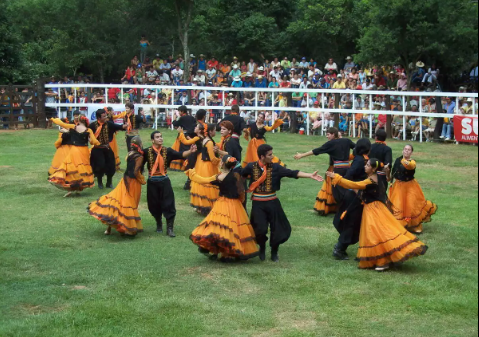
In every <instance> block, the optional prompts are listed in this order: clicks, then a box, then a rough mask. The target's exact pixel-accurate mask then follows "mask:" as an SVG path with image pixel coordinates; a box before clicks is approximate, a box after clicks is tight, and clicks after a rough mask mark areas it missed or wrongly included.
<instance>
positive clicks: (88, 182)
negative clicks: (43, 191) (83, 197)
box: [48, 116, 100, 197]
mask: <svg viewBox="0 0 479 337" xmlns="http://www.w3.org/2000/svg"><path fill="white" fill-rule="evenodd" d="M52 122H53V123H55V124H56V125H58V126H60V127H62V128H64V129H66V130H70V131H69V137H70V142H71V147H70V151H69V153H68V155H67V156H66V157H65V158H64V159H63V161H62V162H61V163H59V165H58V167H57V168H55V169H54V170H53V172H52V174H50V177H49V179H48V181H50V183H52V184H53V185H55V186H56V187H58V188H61V189H64V190H66V191H68V193H67V194H66V195H65V197H69V196H70V195H71V194H72V192H77V193H79V192H81V191H83V190H84V189H86V188H91V187H93V186H94V185H95V183H94V177H93V172H92V168H91V165H90V151H89V150H88V142H90V143H91V144H92V145H99V144H100V143H99V142H98V140H97V139H96V137H95V135H94V134H93V132H92V131H91V130H90V129H89V128H88V125H89V121H88V118H86V117H84V116H82V117H80V119H79V123H78V125H75V124H66V123H63V122H62V121H61V120H60V119H56V118H55V119H52Z"/></svg>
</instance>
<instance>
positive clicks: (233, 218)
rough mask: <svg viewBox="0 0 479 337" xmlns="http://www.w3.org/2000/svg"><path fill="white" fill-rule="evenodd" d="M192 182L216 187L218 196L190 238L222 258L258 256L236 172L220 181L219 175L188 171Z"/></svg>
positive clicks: (242, 190)
mask: <svg viewBox="0 0 479 337" xmlns="http://www.w3.org/2000/svg"><path fill="white" fill-rule="evenodd" d="M187 175H188V176H189V178H190V179H191V181H192V182H194V183H197V184H210V185H211V184H212V185H215V186H219V189H220V197H219V199H218V200H217V201H216V203H215V204H214V206H213V209H212V210H211V212H210V214H209V215H208V216H207V217H206V219H205V220H204V221H203V222H202V223H201V224H200V225H199V226H198V227H197V228H196V229H195V230H194V231H193V233H192V234H191V237H190V238H191V241H193V243H194V244H196V245H197V246H199V247H200V248H201V249H202V250H204V251H208V252H210V253H211V254H213V255H219V254H221V256H222V257H224V258H236V259H240V260H247V259H250V258H253V257H256V256H258V254H259V250H258V246H257V244H256V238H255V233H254V229H253V227H252V226H251V223H250V220H249V217H248V214H247V213H246V211H245V209H244V207H243V200H244V198H245V194H244V187H243V185H242V183H241V177H240V176H239V174H237V173H234V172H233V171H231V172H230V173H228V174H227V175H226V176H225V177H224V179H223V181H219V179H218V178H219V176H213V177H211V178H203V177H201V176H199V175H197V174H196V172H195V171H194V170H190V171H187Z"/></svg>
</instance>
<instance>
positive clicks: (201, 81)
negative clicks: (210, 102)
mask: <svg viewBox="0 0 479 337" xmlns="http://www.w3.org/2000/svg"><path fill="white" fill-rule="evenodd" d="M197 78H198V82H199V85H200V86H205V85H206V76H205V73H204V72H203V70H201V69H200V70H198V76H197Z"/></svg>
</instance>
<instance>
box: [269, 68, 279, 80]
mask: <svg viewBox="0 0 479 337" xmlns="http://www.w3.org/2000/svg"><path fill="white" fill-rule="evenodd" d="M269 76H271V77H275V78H276V80H277V81H278V82H279V81H280V80H281V73H280V72H279V71H278V72H275V71H274V70H273V71H272V72H270V73H269Z"/></svg>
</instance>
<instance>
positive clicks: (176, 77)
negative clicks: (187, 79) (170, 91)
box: [171, 65, 184, 85]
mask: <svg viewBox="0 0 479 337" xmlns="http://www.w3.org/2000/svg"><path fill="white" fill-rule="evenodd" d="M183 74H184V72H183V70H181V69H180V66H179V65H177V66H176V68H175V69H174V70H173V71H172V72H171V77H172V79H173V83H174V84H175V85H179V84H180V83H181V81H182V79H183Z"/></svg>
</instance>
